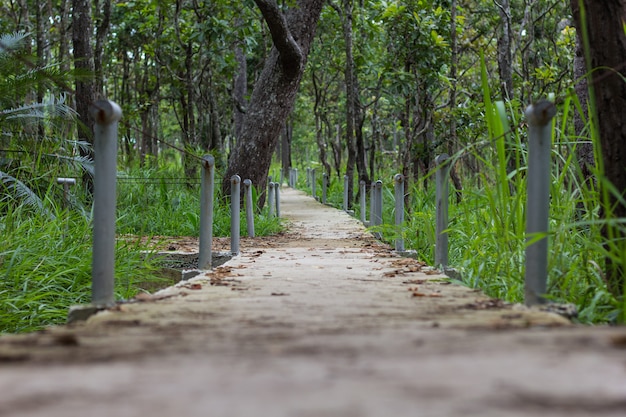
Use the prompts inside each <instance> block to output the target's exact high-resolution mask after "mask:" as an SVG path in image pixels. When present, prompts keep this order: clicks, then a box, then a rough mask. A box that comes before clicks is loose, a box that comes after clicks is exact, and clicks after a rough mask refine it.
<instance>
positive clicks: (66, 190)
mask: <svg viewBox="0 0 626 417" xmlns="http://www.w3.org/2000/svg"><path fill="white" fill-rule="evenodd" d="M57 184H62V185H63V207H69V205H70V185H75V184H76V178H57Z"/></svg>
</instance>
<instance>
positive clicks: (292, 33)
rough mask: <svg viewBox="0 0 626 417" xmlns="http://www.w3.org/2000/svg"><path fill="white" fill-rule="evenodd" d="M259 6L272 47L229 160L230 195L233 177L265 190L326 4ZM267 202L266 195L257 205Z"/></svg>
mask: <svg viewBox="0 0 626 417" xmlns="http://www.w3.org/2000/svg"><path fill="white" fill-rule="evenodd" d="M255 3H256V4H257V6H258V7H259V9H261V13H262V14H263V17H264V19H265V21H266V22H267V24H268V27H269V29H270V33H271V35H272V40H273V41H274V47H273V48H272V51H271V52H270V55H269V57H268V59H267V60H266V62H265V65H264V67H263V71H262V72H261V74H260V76H259V79H258V80H257V82H256V84H255V86H254V90H253V91H252V97H251V98H250V103H249V104H248V108H247V109H246V113H245V117H244V120H243V125H242V129H241V137H240V138H239V140H238V142H237V145H236V147H235V149H234V150H233V152H232V154H231V156H230V161H229V164H228V169H227V170H226V173H225V175H224V180H223V183H222V189H223V191H224V192H225V193H228V192H230V177H231V176H233V175H235V174H238V175H240V176H241V177H242V178H249V179H250V180H252V182H253V184H254V185H255V186H256V187H257V189H258V190H265V188H266V184H267V174H268V170H269V167H270V163H271V160H272V154H273V152H274V149H275V148H276V142H277V141H278V138H279V137H280V132H281V130H282V128H283V127H284V125H285V121H286V120H287V117H289V114H290V113H291V110H292V109H293V105H294V101H295V99H296V93H297V92H298V88H299V86H300V81H301V79H302V74H303V72H304V68H305V65H306V61H307V56H308V53H309V48H310V47H311V43H312V42H313V38H314V35H315V28H316V27H317V21H318V19H319V16H320V13H321V11H322V6H323V4H324V0H299V1H298V2H297V5H296V6H295V7H293V8H290V9H289V10H288V11H287V13H286V15H283V13H282V12H281V11H280V9H279V8H278V6H277V5H276V3H275V2H274V1H273V0H255ZM264 203H265V193H263V192H262V193H261V194H260V195H259V200H258V204H259V206H263V204H264Z"/></svg>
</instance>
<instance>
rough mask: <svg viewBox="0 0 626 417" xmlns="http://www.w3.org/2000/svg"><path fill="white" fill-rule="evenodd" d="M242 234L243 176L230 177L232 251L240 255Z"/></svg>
mask: <svg viewBox="0 0 626 417" xmlns="http://www.w3.org/2000/svg"><path fill="white" fill-rule="evenodd" d="M240 234H241V177H240V176H239V175H233V176H232V177H230V253H232V254H233V255H239V235H240Z"/></svg>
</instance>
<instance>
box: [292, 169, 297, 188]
mask: <svg viewBox="0 0 626 417" xmlns="http://www.w3.org/2000/svg"><path fill="white" fill-rule="evenodd" d="M293 172H294V174H293V188H298V168H294V169H293Z"/></svg>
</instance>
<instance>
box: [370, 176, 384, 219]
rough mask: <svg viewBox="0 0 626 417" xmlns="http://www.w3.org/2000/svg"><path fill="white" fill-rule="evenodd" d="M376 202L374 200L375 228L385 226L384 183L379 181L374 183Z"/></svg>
mask: <svg viewBox="0 0 626 417" xmlns="http://www.w3.org/2000/svg"><path fill="white" fill-rule="evenodd" d="M374 190H375V192H376V194H375V196H374V197H375V200H374V219H373V220H372V221H373V222H374V225H375V226H380V225H381V224H383V182H382V181H381V180H378V181H376V182H375V183H374Z"/></svg>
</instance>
